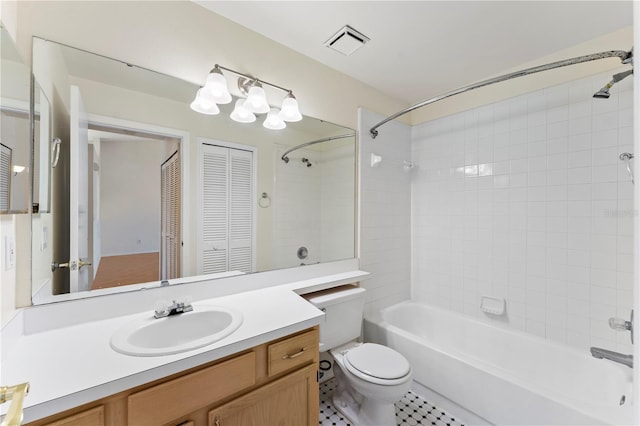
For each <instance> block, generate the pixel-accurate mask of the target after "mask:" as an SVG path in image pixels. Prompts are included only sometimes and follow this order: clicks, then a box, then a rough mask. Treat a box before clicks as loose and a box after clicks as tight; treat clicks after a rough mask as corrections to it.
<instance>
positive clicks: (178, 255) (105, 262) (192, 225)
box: [32, 37, 356, 304]
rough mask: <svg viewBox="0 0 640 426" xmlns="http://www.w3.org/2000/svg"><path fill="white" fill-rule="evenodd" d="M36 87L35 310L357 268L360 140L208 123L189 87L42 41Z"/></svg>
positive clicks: (296, 126)
mask: <svg viewBox="0 0 640 426" xmlns="http://www.w3.org/2000/svg"><path fill="white" fill-rule="evenodd" d="M33 75H34V81H35V83H34V87H33V91H34V96H35V97H36V99H38V101H37V103H38V104H39V105H40V106H39V109H40V110H41V112H40V116H41V118H40V121H39V123H37V124H36V127H39V128H40V131H39V133H40V135H39V136H38V137H34V140H33V144H34V145H33V150H34V152H35V153H37V154H35V155H34V157H35V158H34V162H35V164H34V169H35V170H34V175H35V177H34V191H33V197H34V200H33V202H34V205H35V204H37V205H38V208H37V209H35V208H34V214H33V217H32V300H33V303H34V304H38V303H46V302H51V301H56V300H65V299H68V298H70V297H73V298H75V297H83V296H91V295H100V294H104V293H105V292H112V291H127V290H133V289H136V288H139V286H140V285H143V286H145V287H149V286H150V285H161V282H162V281H169V283H171V284H173V283H179V282H182V281H185V280H186V279H189V280H193V279H212V278H216V277H219V276H228V275H230V274H244V273H251V272H261V271H268V270H273V269H281V268H288V267H295V266H301V265H308V264H315V263H318V262H327V261H334V260H341V259H348V258H353V257H354V255H355V225H354V223H355V205H356V203H355V187H356V185H355V176H356V173H355V170H356V155H355V154H356V143H355V134H354V131H353V130H352V129H348V128H344V127H341V126H337V125H334V124H331V123H327V122H325V121H323V120H319V119H316V118H311V117H304V118H303V120H302V121H299V122H293V123H287V127H286V128H285V129H281V130H270V129H266V128H264V127H263V125H262V122H263V120H264V118H262V119H261V117H260V116H259V117H258V120H256V121H255V122H253V123H248V124H245V123H238V122H236V121H233V120H231V119H230V117H229V115H230V113H231V110H232V109H233V105H234V102H231V103H230V104H228V105H220V109H221V112H220V114H218V115H204V114H200V113H197V112H195V111H193V110H192V109H190V107H189V106H190V103H191V102H192V101H193V98H194V95H195V93H196V91H197V90H198V86H196V85H194V84H192V83H189V82H186V81H183V80H180V79H177V78H174V77H171V76H167V75H164V74H161V73H157V72H154V71H150V70H147V69H143V68H140V67H137V66H135V65H132V64H127V63H124V62H120V61H118V60H114V59H111V58H106V57H103V56H99V55H96V54H93V53H90V52H86V51H82V50H79V49H75V48H73V47H70V46H65V45H61V44H58V43H55V42H52V41H48V40H43V39H40V38H36V37H34V39H33ZM227 78H228V83H229V86H230V88H231V86H232V85H233V84H234V81H233V80H232V78H233V76H229V77H227ZM232 94H234V95H235V94H236V93H233V92H232ZM277 96H279V97H280V98H277ZM267 97H268V99H269V100H270V101H271V99H272V97H271V94H270V93H267ZM283 97H284V94H282V93H280V94H279V95H278V94H275V95H274V97H273V99H274V102H279V101H280V100H281V98H283ZM276 99H277V100H276ZM300 103H301V107H302V112H303V114H304V101H303V100H301V102H300ZM43 109H46V111H42V110H43ZM41 134H44V136H42V135H41ZM284 154H286V159H287V160H288V161H284V159H283V155H284ZM36 210H37V211H36ZM189 277H191V278H189ZM193 277H198V278H193ZM141 283H145V284H141ZM149 283H153V284H149Z"/></svg>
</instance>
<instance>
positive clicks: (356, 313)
mask: <svg viewBox="0 0 640 426" xmlns="http://www.w3.org/2000/svg"><path fill="white" fill-rule="evenodd" d="M364 295H365V289H363V288H362V287H358V286H355V285H345V286H340V287H336V288H332V289H327V290H323V291H319V292H316V293H311V294H308V295H305V296H304V297H305V298H306V299H307V300H308V301H309V302H310V303H312V304H313V305H314V306H315V307H316V308H318V309H321V310H322V311H323V312H324V313H325V317H324V321H323V322H321V323H320V352H327V351H328V352H329V353H330V354H331V356H332V357H333V359H334V361H335V362H334V363H333V371H334V374H335V376H336V388H335V389H334V391H333V404H334V407H335V408H336V409H337V410H338V411H340V413H342V414H343V415H344V416H345V417H346V418H347V419H349V422H350V423H351V424H353V425H366V426H392V425H395V424H396V411H395V406H394V403H395V402H396V401H399V400H400V399H401V398H402V397H403V396H404V394H405V393H407V391H408V390H409V388H410V387H411V379H412V376H413V374H412V371H411V365H410V364H409V361H407V359H406V358H405V357H404V356H402V355H401V354H400V353H398V352H396V351H394V350H393V349H391V348H388V347H386V346H382V345H378V344H375V343H356V342H357V340H359V338H360V332H361V329H362V314H363V310H364Z"/></svg>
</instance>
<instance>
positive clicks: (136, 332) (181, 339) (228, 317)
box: [111, 304, 243, 356]
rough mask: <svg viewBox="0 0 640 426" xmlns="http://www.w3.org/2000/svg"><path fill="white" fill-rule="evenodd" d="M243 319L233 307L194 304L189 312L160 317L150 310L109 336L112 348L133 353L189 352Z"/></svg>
mask: <svg viewBox="0 0 640 426" xmlns="http://www.w3.org/2000/svg"><path fill="white" fill-rule="evenodd" d="M242 319H243V317H242V314H241V313H240V312H238V311H236V310H233V309H229V308H222V307H217V306H206V305H199V306H196V305H195V304H194V307H193V311H191V312H186V313H183V314H178V315H172V316H169V317H165V318H160V319H156V318H154V316H153V313H149V314H148V315H144V316H142V317H140V318H138V319H136V320H134V321H132V322H129V323H127V324H125V325H124V326H122V327H120V328H119V329H118V330H117V331H116V332H115V333H114V334H113V336H112V337H111V347H112V348H113V349H114V350H116V351H117V352H120V353H123V354H125V355H134V356H158V355H170V354H175V353H180V352H185V351H190V350H192V349H196V348H200V347H202V346H206V345H210V344H211V343H214V342H217V341H218V340H221V339H223V338H225V337H227V336H228V335H230V334H231V333H233V332H234V331H235V330H237V329H238V327H240V324H242Z"/></svg>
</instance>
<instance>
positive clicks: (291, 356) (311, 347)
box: [267, 329, 318, 377]
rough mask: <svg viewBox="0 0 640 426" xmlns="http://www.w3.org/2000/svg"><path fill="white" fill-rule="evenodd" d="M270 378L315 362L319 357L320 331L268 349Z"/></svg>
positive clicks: (278, 343)
mask: <svg viewBox="0 0 640 426" xmlns="http://www.w3.org/2000/svg"><path fill="white" fill-rule="evenodd" d="M268 353H269V362H268V370H267V372H268V374H269V377H271V376H274V375H276V374H279V373H282V372H283V371H287V370H290V369H292V368H295V367H299V366H302V365H305V364H308V363H310V362H313V361H314V360H315V359H316V357H317V356H318V331H317V330H316V329H314V330H310V331H307V332H306V333H302V334H298V335H297V336H293V337H290V338H288V339H286V340H282V341H280V342H277V343H272V344H270V345H269V347H268Z"/></svg>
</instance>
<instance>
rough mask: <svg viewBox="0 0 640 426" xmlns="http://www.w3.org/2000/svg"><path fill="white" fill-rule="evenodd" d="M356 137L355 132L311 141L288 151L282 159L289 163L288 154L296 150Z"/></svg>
mask: <svg viewBox="0 0 640 426" xmlns="http://www.w3.org/2000/svg"><path fill="white" fill-rule="evenodd" d="M355 135H356V134H355V132H354V133H347V134H344V135H339V136H330V137H328V138H322V139H317V140H314V141H311V142H305V143H302V144H300V145H296V146H294V147H293V148H290V149H288V150H287V151H285V152H284V154H282V157H280V158H281V159H282V161H284V162H285V163H288V162H289V157H287V154H289V153H291V152H293V151H295V150H296V149H300V148H304V147H305V146H309V145H314V144H317V143H320V142H329V141H332V140H335V139H344V138H350V137H352V136H355Z"/></svg>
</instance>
